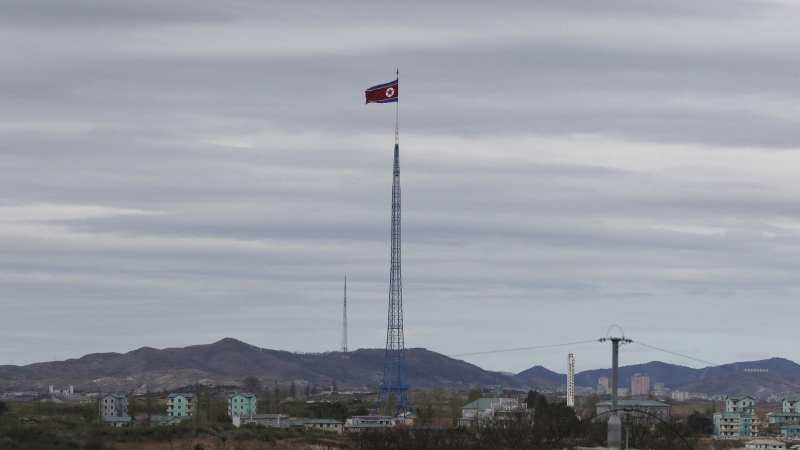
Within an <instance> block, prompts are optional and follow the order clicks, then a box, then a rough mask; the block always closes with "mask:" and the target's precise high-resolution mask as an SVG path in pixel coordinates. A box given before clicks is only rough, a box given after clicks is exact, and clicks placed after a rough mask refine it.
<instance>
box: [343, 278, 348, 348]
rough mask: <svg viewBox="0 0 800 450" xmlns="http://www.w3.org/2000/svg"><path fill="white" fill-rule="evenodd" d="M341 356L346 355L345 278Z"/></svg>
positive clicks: (345, 281) (345, 285) (345, 283)
mask: <svg viewBox="0 0 800 450" xmlns="http://www.w3.org/2000/svg"><path fill="white" fill-rule="evenodd" d="M342 354H345V355H346V354H347V277H344V312H343V313H342Z"/></svg>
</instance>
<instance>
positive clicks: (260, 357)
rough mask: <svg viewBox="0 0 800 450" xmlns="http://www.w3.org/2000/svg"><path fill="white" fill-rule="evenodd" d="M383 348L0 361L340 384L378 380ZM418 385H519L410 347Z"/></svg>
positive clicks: (164, 383) (142, 378) (109, 382)
mask: <svg viewBox="0 0 800 450" xmlns="http://www.w3.org/2000/svg"><path fill="white" fill-rule="evenodd" d="M383 361H384V350H383V349H359V350H356V351H352V352H349V353H348V354H347V356H346V357H345V356H344V355H342V354H341V353H339V352H331V353H322V354H298V353H291V352H286V351H279V350H269V349H262V348H258V347H255V346H253V345H250V344H247V343H245V342H241V341H238V340H236V339H232V338H225V339H222V340H220V341H218V342H215V343H213V344H208V345H194V346H190V347H184V348H166V349H163V350H157V349H154V348H149V347H143V348H140V349H138V350H134V351H131V352H128V353H124V354H120V353H95V354H90V355H86V356H84V357H82V358H78V359H70V360H66V361H57V362H46V363H37V364H30V365H27V366H10V365H6V366H0V389H4V390H9V389H26V388H27V389H31V388H43V387H45V386H48V385H54V386H66V385H75V387H76V388H77V389H81V390H86V391H92V390H98V389H103V390H130V389H143V388H144V386H145V385H146V384H147V385H149V387H150V389H152V390H163V389H172V388H175V387H179V386H186V385H190V384H195V383H197V382H201V383H214V384H218V385H225V384H229V385H236V384H241V382H242V380H243V379H244V378H245V377H247V376H251V375H252V376H257V377H260V378H262V379H264V380H280V381H284V382H289V381H292V380H298V381H308V382H311V381H316V382H317V383H318V384H320V385H322V384H325V383H330V382H331V381H332V380H333V379H335V380H336V381H337V382H338V383H339V384H340V385H353V386H366V385H370V384H371V385H377V384H378V383H380V381H381V378H382V376H383ZM406 365H407V367H408V377H409V381H410V383H411V384H412V385H413V386H420V387H433V386H436V385H443V386H445V387H468V386H469V385H471V384H478V385H482V386H494V385H499V386H518V385H519V383H518V382H517V381H516V380H515V379H513V378H511V377H508V376H506V375H503V374H500V373H497V372H490V371H487V370H483V369H481V368H480V367H477V366H475V365H472V364H469V363H466V362H464V361H460V360H456V359H452V358H449V357H447V356H444V355H441V354H439V353H435V352H431V351H429V350H426V349H422V348H412V349H407V350H406Z"/></svg>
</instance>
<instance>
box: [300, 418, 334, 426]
mask: <svg viewBox="0 0 800 450" xmlns="http://www.w3.org/2000/svg"><path fill="white" fill-rule="evenodd" d="M306 423H316V424H326V423H330V424H334V423H335V424H339V425H341V424H342V422H339V421H338V420H333V419H313V420H309V421H307V422H306Z"/></svg>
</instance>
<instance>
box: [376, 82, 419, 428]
mask: <svg viewBox="0 0 800 450" xmlns="http://www.w3.org/2000/svg"><path fill="white" fill-rule="evenodd" d="M398 75H399V71H398ZM398 78H399V76H398ZM396 105H398V106H397V109H396V111H395V114H396V115H395V128H394V175H393V183H392V245H391V247H392V260H391V267H390V270H389V320H388V327H387V329H386V358H385V361H384V366H383V381H382V382H381V391H380V394H379V395H378V403H377V404H376V405H375V411H376V412H377V411H379V410H380V408H381V406H384V407H385V406H387V405H390V404H392V403H394V405H395V411H388V413H389V414H392V413H396V414H399V413H403V412H407V411H410V410H411V396H410V393H411V389H410V386H409V384H408V377H407V376H406V351H405V340H404V337H403V282H402V277H401V271H400V134H399V127H398V125H399V120H398V117H399V102H398V103H396Z"/></svg>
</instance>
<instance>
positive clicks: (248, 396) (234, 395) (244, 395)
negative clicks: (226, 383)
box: [228, 392, 256, 398]
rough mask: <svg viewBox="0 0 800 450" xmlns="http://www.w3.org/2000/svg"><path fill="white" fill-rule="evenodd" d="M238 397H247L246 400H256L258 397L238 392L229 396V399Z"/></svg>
mask: <svg viewBox="0 0 800 450" xmlns="http://www.w3.org/2000/svg"><path fill="white" fill-rule="evenodd" d="M237 395H241V396H242V397H245V398H255V396H256V395H255V394H250V393H247V392H237V393H236V394H230V395H228V398H233V397H236V396H237Z"/></svg>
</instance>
